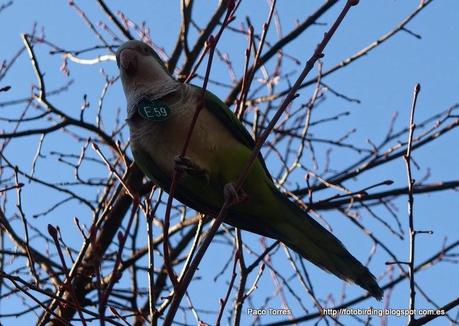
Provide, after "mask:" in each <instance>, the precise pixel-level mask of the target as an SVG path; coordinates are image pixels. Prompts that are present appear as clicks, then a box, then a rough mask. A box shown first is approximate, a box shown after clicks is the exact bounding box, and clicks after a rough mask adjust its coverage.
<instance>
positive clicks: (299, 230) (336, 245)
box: [275, 191, 383, 300]
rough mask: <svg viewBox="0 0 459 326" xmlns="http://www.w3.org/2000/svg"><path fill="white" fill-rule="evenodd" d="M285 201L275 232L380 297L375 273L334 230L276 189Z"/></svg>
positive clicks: (328, 268) (311, 258)
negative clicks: (342, 241) (330, 229)
mask: <svg viewBox="0 0 459 326" xmlns="http://www.w3.org/2000/svg"><path fill="white" fill-rule="evenodd" d="M275 193H276V196H278V197H279V202H281V203H282V206H284V207H282V208H281V211H282V212H283V213H282V214H283V216H282V220H283V222H284V223H282V224H281V225H278V226H277V227H276V231H278V232H281V233H282V234H276V237H278V238H279V240H281V241H282V242H283V243H284V244H285V245H287V246H288V247H290V248H291V249H293V250H294V251H296V252H297V253H299V254H300V255H301V256H303V257H304V258H306V259H307V260H309V261H311V262H312V263H314V264H315V265H317V266H318V267H320V268H322V269H324V270H326V271H328V272H330V273H332V274H334V275H336V276H338V277H339V278H341V279H343V280H346V281H348V282H353V283H355V284H357V285H359V286H360V287H362V288H363V289H365V290H367V291H368V292H369V293H370V294H371V295H372V296H373V297H375V298H376V299H378V300H381V299H382V296H383V290H382V289H381V288H380V287H379V285H378V283H377V282H376V279H375V277H374V276H373V274H371V273H370V271H369V270H368V268H366V267H365V266H363V265H362V264H361V263H360V262H359V261H358V260H357V259H356V258H355V257H354V256H352V255H351V253H350V252H349V251H347V249H346V248H345V247H344V245H343V244H342V243H341V241H339V240H338V239H337V238H336V237H335V236H334V235H333V234H331V233H330V232H328V231H327V230H326V229H325V228H324V227H322V226H321V225H320V224H319V223H318V222H317V221H315V220H314V219H313V218H312V217H310V216H309V215H307V214H306V213H305V212H304V211H303V210H301V209H300V208H299V207H298V206H296V205H295V204H294V203H292V202H291V201H290V200H289V199H288V198H286V197H285V196H284V195H282V194H281V193H279V192H277V191H275Z"/></svg>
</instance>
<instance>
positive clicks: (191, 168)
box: [174, 155, 206, 176]
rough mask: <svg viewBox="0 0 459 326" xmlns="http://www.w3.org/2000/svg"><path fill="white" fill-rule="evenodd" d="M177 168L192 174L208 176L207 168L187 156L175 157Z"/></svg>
mask: <svg viewBox="0 0 459 326" xmlns="http://www.w3.org/2000/svg"><path fill="white" fill-rule="evenodd" d="M174 162H175V169H176V170H178V171H180V172H186V173H188V174H190V175H196V176H206V170H204V169H203V168H201V167H200V166H199V165H198V164H196V163H195V162H194V161H193V160H192V159H190V158H189V157H186V156H182V155H177V156H176V157H175V158H174Z"/></svg>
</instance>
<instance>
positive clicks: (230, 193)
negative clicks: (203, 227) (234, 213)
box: [223, 182, 249, 205]
mask: <svg viewBox="0 0 459 326" xmlns="http://www.w3.org/2000/svg"><path fill="white" fill-rule="evenodd" d="M223 196H224V198H225V201H228V202H230V203H231V204H232V205H237V204H241V203H244V202H246V201H247V199H249V196H248V195H247V193H245V191H244V190H243V189H241V190H240V191H239V192H237V190H236V187H235V186H234V183H232V182H230V183H227V184H226V185H225V186H224V187H223Z"/></svg>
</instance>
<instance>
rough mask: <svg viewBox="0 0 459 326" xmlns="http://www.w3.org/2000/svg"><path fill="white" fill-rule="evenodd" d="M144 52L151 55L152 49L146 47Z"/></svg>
mask: <svg viewBox="0 0 459 326" xmlns="http://www.w3.org/2000/svg"><path fill="white" fill-rule="evenodd" d="M143 52H144V53H145V54H150V53H151V50H150V48H149V47H148V46H145V47H144V48H143Z"/></svg>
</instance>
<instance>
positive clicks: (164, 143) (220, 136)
mask: <svg viewBox="0 0 459 326" xmlns="http://www.w3.org/2000/svg"><path fill="white" fill-rule="evenodd" d="M194 112H195V106H194V105H183V106H181V107H177V106H176V107H171V115H170V117H169V118H168V119H167V120H165V121H161V122H156V121H149V120H145V119H143V118H141V117H138V116H137V117H136V118H135V119H131V120H129V127H130V133H131V146H132V147H133V150H134V151H135V149H136V148H138V149H141V150H142V151H144V152H147V153H148V154H149V156H150V157H151V158H152V160H153V161H154V162H155V164H156V165H157V166H158V168H160V169H161V172H162V173H166V174H168V175H172V172H173V169H174V158H175V157H176V156H177V155H179V154H180V153H181V151H182V149H183V146H184V144H185V140H186V138H187V134H188V131H189V129H190V125H191V121H192V118H193V115H194ZM233 142H235V140H234V139H233V138H232V137H231V135H230V133H229V131H227V130H226V128H225V126H223V124H221V123H220V121H219V120H218V119H216V118H215V117H214V116H213V115H211V114H210V113H209V112H208V111H207V110H206V109H203V110H201V112H200V114H199V117H198V120H197V122H196V125H195V127H194V129H193V133H192V136H191V139H190V143H189V146H188V148H187V151H186V156H187V157H189V158H190V159H192V160H193V162H195V163H196V164H198V165H199V166H200V167H201V168H203V169H206V170H210V165H211V164H212V160H213V159H214V157H215V153H216V152H217V151H218V150H219V149H222V150H223V149H224V147H228V146H232V145H235V144H233Z"/></svg>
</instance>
